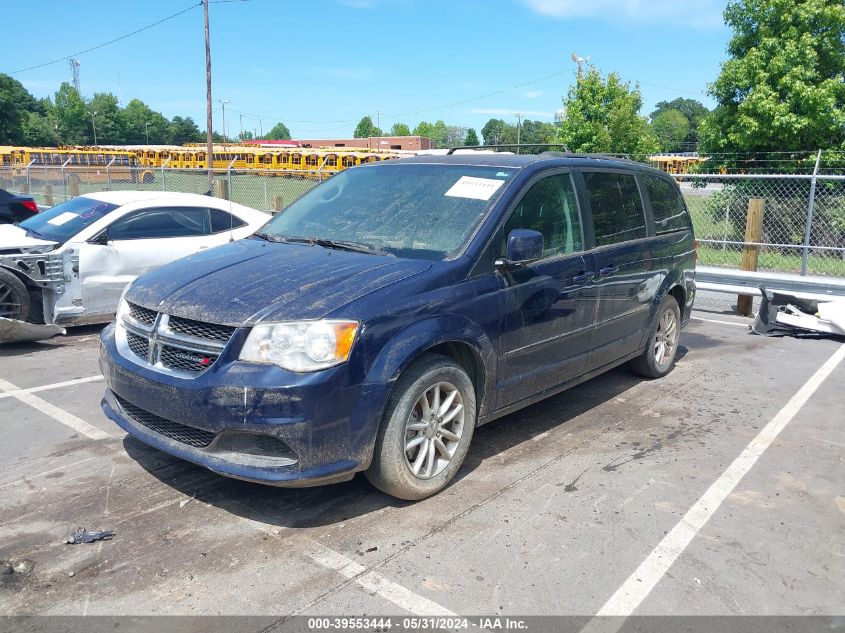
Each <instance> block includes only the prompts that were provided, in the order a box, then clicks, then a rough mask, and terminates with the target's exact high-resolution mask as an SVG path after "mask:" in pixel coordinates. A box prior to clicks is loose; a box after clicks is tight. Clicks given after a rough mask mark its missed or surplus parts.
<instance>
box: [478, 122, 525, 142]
mask: <svg viewBox="0 0 845 633" xmlns="http://www.w3.org/2000/svg"><path fill="white" fill-rule="evenodd" d="M481 136H483V137H484V144H485V145H500V144H507V143H516V126H515V125H511V124H510V123H506V122H505V121H503V120H502V119H490V120H489V121H487V123H485V124H484V127H483V128H481ZM520 140H521V139H520Z"/></svg>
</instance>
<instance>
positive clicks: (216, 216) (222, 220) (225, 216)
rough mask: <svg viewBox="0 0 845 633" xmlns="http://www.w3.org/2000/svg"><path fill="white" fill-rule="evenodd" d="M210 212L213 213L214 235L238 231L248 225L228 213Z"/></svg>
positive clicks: (212, 227) (212, 226)
mask: <svg viewBox="0 0 845 633" xmlns="http://www.w3.org/2000/svg"><path fill="white" fill-rule="evenodd" d="M209 210H210V211H211V232H212V233H221V232H223V231H228V230H229V229H230V228H232V229H236V228H238V227H241V226H244V225H245V224H246V222H244V221H243V220H241V219H240V218H238V217H236V216H234V215H232V214H231V213H227V212H226V211H221V210H220V209H209ZM268 219H269V218H268ZM230 223H231V224H230Z"/></svg>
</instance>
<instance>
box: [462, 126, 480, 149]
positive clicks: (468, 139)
mask: <svg viewBox="0 0 845 633" xmlns="http://www.w3.org/2000/svg"><path fill="white" fill-rule="evenodd" d="M464 145H481V141H479V140H478V134H477V133H476V131H475V129H474V128H469V129H468V130H467V135H466V136H465V137H464Z"/></svg>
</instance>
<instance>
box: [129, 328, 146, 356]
mask: <svg viewBox="0 0 845 633" xmlns="http://www.w3.org/2000/svg"><path fill="white" fill-rule="evenodd" d="M126 343H127V344H128V345H129V349H131V350H132V352H133V353H134V354H135V355H136V356H140V357H141V358H144V359H146V358H147V354H149V353H150V341H149V339H147V338H145V337H143V336H138V335H137V334H135V333H134V332H127V333H126Z"/></svg>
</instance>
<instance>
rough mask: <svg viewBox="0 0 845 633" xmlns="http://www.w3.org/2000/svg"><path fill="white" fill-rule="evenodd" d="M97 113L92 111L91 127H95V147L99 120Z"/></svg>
mask: <svg viewBox="0 0 845 633" xmlns="http://www.w3.org/2000/svg"><path fill="white" fill-rule="evenodd" d="M96 117H97V113H96V112H92V113H91V127H93V128H94V147H96V146H97V121H96Z"/></svg>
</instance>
